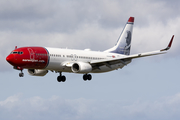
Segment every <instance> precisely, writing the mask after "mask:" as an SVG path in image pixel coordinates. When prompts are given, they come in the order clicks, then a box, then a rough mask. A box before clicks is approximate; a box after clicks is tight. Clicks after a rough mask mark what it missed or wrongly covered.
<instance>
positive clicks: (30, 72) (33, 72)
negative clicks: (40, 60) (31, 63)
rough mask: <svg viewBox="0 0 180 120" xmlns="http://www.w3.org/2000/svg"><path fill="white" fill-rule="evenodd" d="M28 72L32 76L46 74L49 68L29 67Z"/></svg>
mask: <svg viewBox="0 0 180 120" xmlns="http://www.w3.org/2000/svg"><path fill="white" fill-rule="evenodd" d="M28 73H29V74H30V75H32V76H45V75H46V74H47V73H48V70H40V69H28Z"/></svg>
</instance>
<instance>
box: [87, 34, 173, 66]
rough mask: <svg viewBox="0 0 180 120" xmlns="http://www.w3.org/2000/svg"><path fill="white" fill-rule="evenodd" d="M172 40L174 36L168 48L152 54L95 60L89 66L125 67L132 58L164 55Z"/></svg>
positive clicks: (168, 47) (169, 45) (170, 43)
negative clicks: (120, 64)
mask: <svg viewBox="0 0 180 120" xmlns="http://www.w3.org/2000/svg"><path fill="white" fill-rule="evenodd" d="M173 39H174V35H173V36H172V38H171V40H170V42H169V44H168V46H167V47H166V48H165V49H162V50H157V51H152V52H146V53H139V54H134V55H124V56H123V57H121V58H111V59H106V60H101V61H99V60H96V61H91V62H90V64H91V65H92V66H98V67H99V66H102V65H109V66H110V65H113V64H117V63H123V64H124V65H126V63H125V61H129V60H132V59H134V58H140V57H147V56H152V55H159V54H164V53H166V52H167V50H169V49H170V48H171V45H172V42H173Z"/></svg>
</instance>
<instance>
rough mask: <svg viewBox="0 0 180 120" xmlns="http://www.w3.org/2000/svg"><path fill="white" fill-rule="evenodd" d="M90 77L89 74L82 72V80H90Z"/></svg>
mask: <svg viewBox="0 0 180 120" xmlns="http://www.w3.org/2000/svg"><path fill="white" fill-rule="evenodd" d="M91 79H92V76H91V74H84V75H83V80H84V81H86V80H91Z"/></svg>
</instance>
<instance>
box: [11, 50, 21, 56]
mask: <svg viewBox="0 0 180 120" xmlns="http://www.w3.org/2000/svg"><path fill="white" fill-rule="evenodd" d="M11 54H19V55H21V54H23V52H17V51H14V52H11Z"/></svg>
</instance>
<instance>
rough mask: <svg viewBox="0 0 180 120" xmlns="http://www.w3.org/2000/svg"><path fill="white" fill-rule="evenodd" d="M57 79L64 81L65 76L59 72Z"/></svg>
mask: <svg viewBox="0 0 180 120" xmlns="http://www.w3.org/2000/svg"><path fill="white" fill-rule="evenodd" d="M57 81H58V82H65V81H66V77H65V76H64V75H63V76H62V75H61V73H60V75H59V76H58V77H57Z"/></svg>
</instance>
